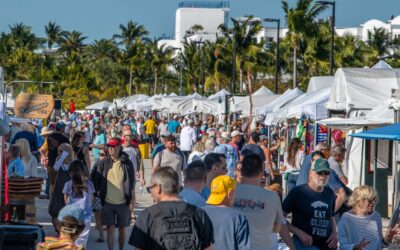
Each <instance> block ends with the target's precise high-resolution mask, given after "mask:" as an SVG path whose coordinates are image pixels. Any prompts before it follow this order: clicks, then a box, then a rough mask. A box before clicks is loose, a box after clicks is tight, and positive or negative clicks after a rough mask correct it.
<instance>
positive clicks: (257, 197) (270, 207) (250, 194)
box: [234, 184, 284, 250]
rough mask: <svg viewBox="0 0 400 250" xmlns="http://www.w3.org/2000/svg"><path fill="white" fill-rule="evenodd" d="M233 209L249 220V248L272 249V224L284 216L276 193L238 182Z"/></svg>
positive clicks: (258, 249) (278, 222) (279, 221)
mask: <svg viewBox="0 0 400 250" xmlns="http://www.w3.org/2000/svg"><path fill="white" fill-rule="evenodd" d="M234 209H236V210H238V211H240V212H242V213H244V215H245V216H246V218H247V221H248V222H249V226H250V242H251V249H252V250H273V248H274V242H273V234H274V233H273V231H272V230H273V226H274V224H275V223H276V224H281V221H282V219H283V218H284V217H283V213H282V206H281V202H280V200H279V198H278V195H276V194H275V193H274V192H272V191H269V190H266V189H264V188H262V187H259V186H255V185H247V184H238V185H237V187H236V198H235V204H234Z"/></svg>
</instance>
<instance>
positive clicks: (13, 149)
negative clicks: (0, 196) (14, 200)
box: [7, 144, 25, 177]
mask: <svg viewBox="0 0 400 250" xmlns="http://www.w3.org/2000/svg"><path fill="white" fill-rule="evenodd" d="M20 154H21V151H20V149H19V147H18V146H17V145H14V144H12V145H10V148H9V149H8V152H7V166H8V168H7V170H8V176H9V177H12V176H14V177H15V176H19V177H24V172H25V171H24V163H23V162H22V160H21V157H20Z"/></svg>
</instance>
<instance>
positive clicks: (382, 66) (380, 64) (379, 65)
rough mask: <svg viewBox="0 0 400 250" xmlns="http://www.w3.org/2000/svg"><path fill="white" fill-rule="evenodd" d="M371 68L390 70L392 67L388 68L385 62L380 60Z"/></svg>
mask: <svg viewBox="0 0 400 250" xmlns="http://www.w3.org/2000/svg"><path fill="white" fill-rule="evenodd" d="M372 68H373V69H391V68H392V66H390V65H389V64H388V63H387V62H385V61H383V60H380V61H379V62H377V63H376V64H375V65H374V66H372Z"/></svg>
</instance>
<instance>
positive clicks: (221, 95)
mask: <svg viewBox="0 0 400 250" xmlns="http://www.w3.org/2000/svg"><path fill="white" fill-rule="evenodd" d="M230 94H231V93H229V92H228V91H226V90H225V89H221V90H220V91H218V92H217V93H215V94H213V95H210V96H209V97H208V99H210V100H211V99H216V98H219V97H225V96H227V95H230Z"/></svg>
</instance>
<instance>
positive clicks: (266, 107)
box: [256, 88, 303, 115]
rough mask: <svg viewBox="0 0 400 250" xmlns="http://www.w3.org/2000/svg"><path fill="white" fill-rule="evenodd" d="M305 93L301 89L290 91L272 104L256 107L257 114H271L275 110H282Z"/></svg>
mask: <svg viewBox="0 0 400 250" xmlns="http://www.w3.org/2000/svg"><path fill="white" fill-rule="evenodd" d="M302 94H303V91H301V90H300V89H299V88H295V89H293V90H292V89H288V90H286V91H285V93H283V94H282V95H280V96H279V97H278V98H276V99H275V100H273V101H272V102H270V103H268V104H265V105H263V106H261V107H259V108H258V107H256V112H257V113H259V114H264V115H266V114H268V113H271V112H272V111H273V110H274V109H276V110H278V109H280V108H281V107H282V106H283V105H285V104H286V103H287V102H289V101H291V100H293V99H295V98H297V97H298V96H300V95H302Z"/></svg>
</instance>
